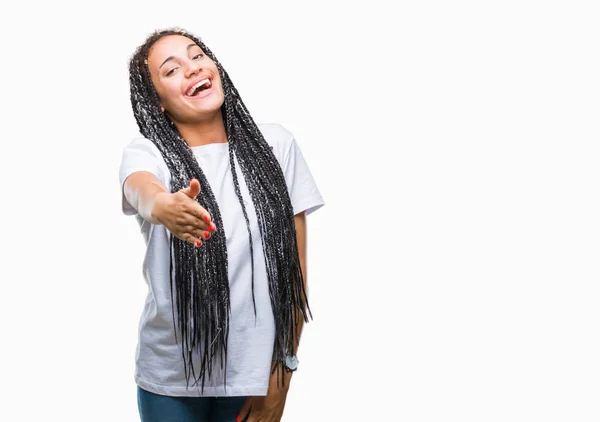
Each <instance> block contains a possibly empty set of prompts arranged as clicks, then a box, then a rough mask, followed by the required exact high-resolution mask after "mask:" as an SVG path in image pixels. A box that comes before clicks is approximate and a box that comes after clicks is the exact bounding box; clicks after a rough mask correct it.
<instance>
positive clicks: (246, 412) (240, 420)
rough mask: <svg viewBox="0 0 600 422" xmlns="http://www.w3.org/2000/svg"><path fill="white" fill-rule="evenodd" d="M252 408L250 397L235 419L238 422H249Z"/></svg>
mask: <svg viewBox="0 0 600 422" xmlns="http://www.w3.org/2000/svg"><path fill="white" fill-rule="evenodd" d="M251 407H252V397H248V398H247V399H246V401H245V402H244V405H243V406H242V408H241V409H240V413H239V414H238V416H237V418H236V419H235V421H236V422H247V421H248V418H249V417H250V409H251Z"/></svg>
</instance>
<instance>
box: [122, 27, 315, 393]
mask: <svg viewBox="0 0 600 422" xmlns="http://www.w3.org/2000/svg"><path fill="white" fill-rule="evenodd" d="M166 35H183V36H185V37H188V38H189V39H190V40H192V41H194V42H195V43H196V44H197V45H198V46H199V47H200V48H201V49H202V50H203V51H204V53H205V54H206V55H207V56H208V57H210V58H211V59H212V60H213V61H214V63H215V64H216V66H217V68H218V70H219V75H220V77H221V83H222V86H223V92H224V97H225V99H224V102H223V105H222V106H221V113H222V116H223V122H224V125H225V131H226V134H227V139H228V141H229V161H230V164H231V173H232V175H233V181H234V186H235V191H236V194H237V196H238V200H239V203H240V205H241V207H242V211H243V214H244V218H245V220H246V225H247V228H248V236H249V243H250V259H251V265H252V301H253V304H254V314H255V316H256V303H255V299H254V258H253V248H252V233H251V232H250V222H249V220H248V214H247V212H246V207H245V206H244V201H243V199H242V194H241V191H240V186H239V181H238V178H237V174H236V172H235V165H234V158H235V159H236V160H237V162H238V165H239V167H240V169H241V171H242V174H243V176H244V179H245V181H246V184H247V186H248V190H249V192H250V196H251V198H252V202H253V204H254V207H255V209H256V217H257V220H258V226H259V229H260V235H261V239H262V246H263V252H264V257H265V263H266V269H267V276H268V284H269V295H270V299H271V306H272V310H273V315H274V320H275V343H274V349H273V360H274V361H275V365H274V366H273V372H272V373H274V371H275V370H277V371H279V370H280V369H283V362H284V361H285V358H286V356H287V355H288V354H295V343H296V341H297V339H298V335H299V333H298V330H297V325H298V323H299V321H300V318H301V317H302V318H303V319H304V321H306V322H307V321H308V316H309V315H310V316H311V318H312V315H311V312H310V308H309V306H308V300H307V296H306V291H305V288H304V279H303V275H302V270H301V267H300V259H299V256H298V246H297V243H296V228H295V222H294V212H293V207H292V204H291V201H290V197H289V193H288V189H287V185H286V181H285V178H284V175H283V172H282V169H281V167H280V165H279V163H278V161H277V158H276V157H275V155H274V154H273V151H272V150H271V148H270V146H269V144H268V143H267V142H266V141H265V139H264V137H263V135H262V133H261V132H260V130H259V128H258V126H257V125H256V123H255V122H254V120H253V119H252V117H251V116H250V113H249V112H248V109H247V108H246V106H245V105H244V103H243V102H242V99H241V97H240V95H239V93H238V91H237V90H236V88H235V87H234V86H233V83H232V82H231V79H229V76H228V74H227V72H226V71H225V69H223V66H222V65H221V64H220V63H219V61H218V60H217V58H216V57H215V56H214V54H213V53H212V52H211V51H210V50H209V49H208V48H207V47H206V45H204V43H203V42H202V41H201V40H200V39H199V38H197V37H195V36H193V35H191V34H190V33H188V32H187V31H185V30H183V29H180V28H170V29H166V30H157V31H155V32H153V33H152V34H150V35H149V36H148V37H147V39H146V41H145V42H144V43H143V44H142V45H141V46H139V47H138V48H137V49H136V51H135V53H134V54H133V56H132V57H131V60H130V63H129V83H130V94H131V106H132V108H133V114H134V116H135V120H136V122H137V124H138V127H139V130H140V133H141V134H142V136H144V137H145V138H147V139H149V140H150V141H152V142H153V143H154V144H155V145H156V147H157V148H158V149H159V151H160V153H161V154H162V156H163V158H164V160H165V162H166V164H167V167H168V169H169V171H170V173H171V192H177V191H179V190H180V189H182V188H185V187H187V186H188V185H189V181H190V180H191V179H192V178H196V179H198V180H199V182H200V185H201V186H202V189H201V190H200V194H199V195H198V196H197V197H196V201H198V203H199V204H200V205H201V206H202V207H204V208H205V209H206V210H207V211H208V212H209V213H210V215H211V216H212V219H213V221H214V222H215V224H216V226H217V233H215V234H216V235H213V236H212V238H211V240H210V241H208V242H204V244H203V247H201V248H197V247H195V246H193V245H192V244H190V243H188V242H185V241H183V240H181V239H179V238H177V237H176V236H173V235H172V234H171V235H170V263H171V264H170V277H171V301H172V304H173V323H174V325H175V327H176V330H175V332H176V341H177V333H179V336H180V340H181V348H182V357H183V362H184V370H185V376H186V382H187V386H188V388H189V383H190V376H192V377H193V378H194V384H193V385H194V386H196V385H198V383H199V382H200V381H201V386H202V389H204V383H205V377H206V376H207V375H208V377H209V378H210V377H211V374H212V368H213V362H214V361H215V360H218V361H219V362H220V366H221V369H223V377H224V380H226V377H227V338H228V334H229V314H230V312H231V309H230V298H229V280H228V272H227V248H226V239H225V231H224V229H223V224H222V219H221V214H220V212H219V206H218V204H217V201H216V199H215V196H214V194H213V191H212V189H211V187H210V185H209V183H208V181H207V179H206V177H205V175H204V172H203V171H202V169H201V168H200V166H199V165H198V162H197V161H196V159H195V157H194V154H193V152H192V150H191V149H190V147H189V146H188V144H187V143H186V142H185V140H184V139H183V137H182V136H181V134H180V133H179V131H178V130H177V128H176V126H175V124H174V123H173V122H172V121H171V119H170V118H169V117H168V116H167V114H166V113H163V112H162V111H161V108H160V107H161V106H160V100H159V97H158V94H157V92H156V90H155V88H154V85H153V83H152V80H151V78H150V70H149V68H148V60H147V59H148V52H149V50H150V48H151V47H152V45H153V44H154V43H155V42H156V41H158V40H159V39H161V38H162V37H164V36H166ZM195 353H196V354H198V356H199V359H198V362H199V363H200V369H199V373H198V374H196V370H195V365H194V359H193V357H194V354H195ZM281 375H282V379H283V371H281Z"/></svg>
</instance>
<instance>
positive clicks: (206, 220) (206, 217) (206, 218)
mask: <svg viewBox="0 0 600 422" xmlns="http://www.w3.org/2000/svg"><path fill="white" fill-rule="evenodd" d="M204 221H205V222H207V223H208V215H205V216H204Z"/></svg>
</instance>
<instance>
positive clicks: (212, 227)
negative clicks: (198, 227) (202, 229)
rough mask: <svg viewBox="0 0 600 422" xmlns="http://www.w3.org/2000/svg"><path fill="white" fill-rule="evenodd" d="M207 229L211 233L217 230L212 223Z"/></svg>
mask: <svg viewBox="0 0 600 422" xmlns="http://www.w3.org/2000/svg"><path fill="white" fill-rule="evenodd" d="M209 228H210V231H211V232H214V231H215V230H217V226H215V224H214V223H210V227H209Z"/></svg>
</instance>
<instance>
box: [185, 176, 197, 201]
mask: <svg viewBox="0 0 600 422" xmlns="http://www.w3.org/2000/svg"><path fill="white" fill-rule="evenodd" d="M181 192H183V193H185V194H186V195H187V196H189V197H190V198H192V199H194V198H196V196H198V194H199V193H200V182H199V181H198V179H192V180H191V181H190V185H189V186H188V187H187V188H183V189H181Z"/></svg>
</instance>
